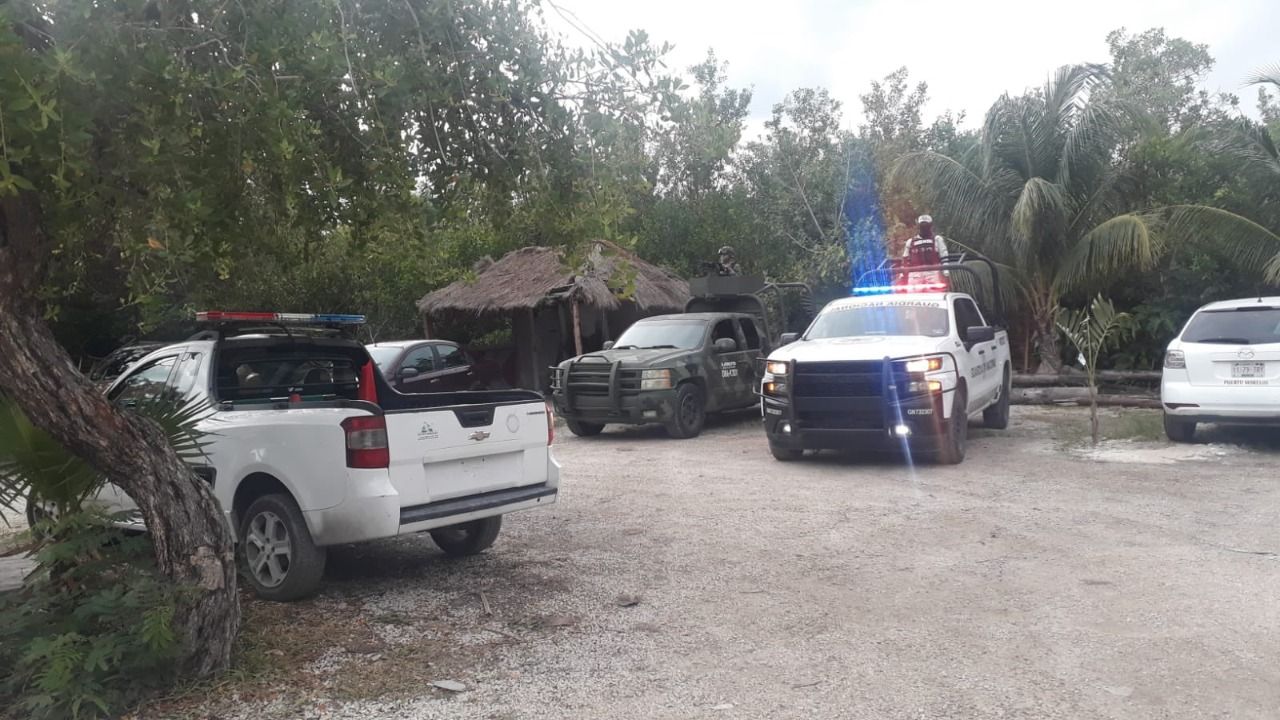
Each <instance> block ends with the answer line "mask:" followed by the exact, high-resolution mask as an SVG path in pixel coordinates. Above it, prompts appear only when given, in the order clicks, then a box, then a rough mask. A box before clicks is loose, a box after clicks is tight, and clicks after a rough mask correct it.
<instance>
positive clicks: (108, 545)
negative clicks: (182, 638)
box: [0, 512, 179, 720]
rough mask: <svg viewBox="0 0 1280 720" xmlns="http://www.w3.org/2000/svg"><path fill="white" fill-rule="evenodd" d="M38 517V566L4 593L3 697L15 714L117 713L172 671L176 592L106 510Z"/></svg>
mask: <svg viewBox="0 0 1280 720" xmlns="http://www.w3.org/2000/svg"><path fill="white" fill-rule="evenodd" d="M40 524H41V525H44V526H45V527H42V528H39V530H40V531H41V532H42V533H43V535H44V537H45V538H46V542H45V543H44V544H43V546H42V547H41V549H40V550H39V552H38V554H37V559H38V561H39V569H38V570H37V571H36V572H35V573H34V574H33V575H32V576H31V577H29V578H28V579H27V581H26V583H24V586H23V588H22V589H21V590H19V591H16V592H14V593H11V594H8V595H3V596H0V677H2V678H4V679H3V680H0V700H3V701H4V702H3V705H4V706H5V707H8V708H9V711H8V714H9V716H10V717H15V718H16V717H23V718H32V719H33V720H41V719H52V718H77V719H78V718H100V717H113V716H115V715H117V714H119V713H120V712H121V711H122V710H124V709H126V708H127V707H128V706H130V705H132V704H133V703H135V702H137V701H138V700H139V699H141V698H142V697H143V696H144V695H145V694H146V693H147V692H149V691H152V690H155V689H156V688H159V687H163V686H165V685H167V684H169V683H171V682H172V681H173V680H174V666H175V663H174V659H175V658H176V657H177V655H178V652H177V651H178V649H179V647H178V641H177V639H176V636H175V634H174V632H173V625H172V622H173V613H174V608H175V606H176V603H177V599H178V598H177V592H176V591H175V589H174V587H173V586H172V585H171V584H170V583H168V582H167V581H166V580H165V578H164V577H163V576H161V575H160V574H159V573H158V572H157V571H156V570H155V568H154V565H153V563H152V560H151V550H150V547H149V543H148V541H147V540H146V539H145V538H144V537H141V536H132V535H127V534H125V533H124V532H123V531H121V530H119V529H116V528H114V527H112V526H111V524H110V519H109V518H106V517H103V516H102V515H99V514H93V513H90V512H80V513H73V514H69V515H66V516H63V517H61V518H60V519H58V520H56V521H55V520H42V521H40Z"/></svg>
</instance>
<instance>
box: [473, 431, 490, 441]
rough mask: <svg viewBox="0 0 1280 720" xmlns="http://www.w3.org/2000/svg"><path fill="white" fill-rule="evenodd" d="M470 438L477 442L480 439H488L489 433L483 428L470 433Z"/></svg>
mask: <svg viewBox="0 0 1280 720" xmlns="http://www.w3.org/2000/svg"><path fill="white" fill-rule="evenodd" d="M471 439H472V440H475V441H476V442H479V441H481V440H488V439H489V433H487V432H485V431H484V430H477V431H475V432H473V433H471Z"/></svg>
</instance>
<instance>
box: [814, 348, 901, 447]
mask: <svg viewBox="0 0 1280 720" xmlns="http://www.w3.org/2000/svg"><path fill="white" fill-rule="evenodd" d="M890 367H893V366H892V365H890ZM884 372H885V363H884V362H883V361H880V360H856V361H844V362H809V363H796V365H795V379H794V380H793V381H792V391H791V394H792V395H791V396H792V402H793V403H794V412H795V417H796V421H797V422H798V423H799V425H800V427H801V428H802V429H813V430H879V429H882V428H884V408H885V398H884V392H885V377H884ZM906 382H907V376H906V374H905V373H895V374H894V376H893V377H890V378H889V383H890V384H893V383H899V384H900V385H899V386H900V387H905V383H906Z"/></svg>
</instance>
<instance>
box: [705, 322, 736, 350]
mask: <svg viewBox="0 0 1280 720" xmlns="http://www.w3.org/2000/svg"><path fill="white" fill-rule="evenodd" d="M722 338H728V339H730V340H732V341H733V344H734V345H735V346H736V345H737V344H738V333H737V332H736V331H735V330H734V329H733V321H732V320H721V321H720V322H718V323H716V326H715V328H714V329H713V330H712V331H711V344H713V345H714V344H715V342H716V341H717V340H720V339H722Z"/></svg>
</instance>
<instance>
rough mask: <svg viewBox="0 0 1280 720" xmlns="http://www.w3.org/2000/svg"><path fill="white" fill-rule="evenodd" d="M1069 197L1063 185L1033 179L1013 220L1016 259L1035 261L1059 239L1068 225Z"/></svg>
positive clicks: (1011, 224) (1020, 196) (1027, 182)
mask: <svg viewBox="0 0 1280 720" xmlns="http://www.w3.org/2000/svg"><path fill="white" fill-rule="evenodd" d="M1066 214H1067V198H1066V194H1065V193H1064V192H1063V189H1062V187H1061V186H1060V185H1057V184H1055V183H1052V182H1050V181H1048V180H1046V179H1044V178H1041V177H1032V178H1030V179H1029V180H1027V181H1026V183H1024V184H1023V186H1022V192H1020V193H1019V194H1018V200H1017V202H1015V203H1014V205H1013V214H1012V215H1011V217H1010V220H1011V223H1010V229H1011V230H1012V232H1011V233H1010V240H1011V241H1012V244H1013V250H1014V253H1015V256H1016V257H1021V258H1024V259H1025V260H1032V259H1033V257H1034V256H1035V255H1039V254H1042V253H1044V252H1045V250H1046V249H1047V248H1048V247H1050V246H1052V245H1054V244H1055V243H1056V242H1057V241H1058V240H1059V239H1060V238H1059V234H1060V232H1061V228H1062V227H1063V226H1064V225H1065V224H1066V223H1065V220H1066Z"/></svg>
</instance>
